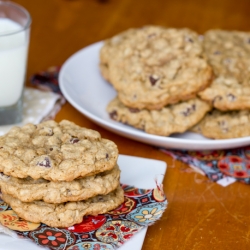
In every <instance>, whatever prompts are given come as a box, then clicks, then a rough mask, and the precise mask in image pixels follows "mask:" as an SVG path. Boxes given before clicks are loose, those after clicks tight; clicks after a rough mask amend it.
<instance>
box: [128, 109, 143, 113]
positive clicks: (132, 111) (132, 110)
mask: <svg viewBox="0 0 250 250" xmlns="http://www.w3.org/2000/svg"><path fill="white" fill-rule="evenodd" d="M128 109H129V111H130V112H131V113H138V112H140V109H137V108H128Z"/></svg>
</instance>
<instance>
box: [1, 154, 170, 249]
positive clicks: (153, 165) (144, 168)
mask: <svg viewBox="0 0 250 250" xmlns="http://www.w3.org/2000/svg"><path fill="white" fill-rule="evenodd" d="M118 164H119V167H120V169H121V183H124V184H128V185H132V186H136V187H138V188H145V189H150V188H155V185H156V184H155V179H157V181H158V183H162V181H163V178H164V175H165V173H166V169H167V166H166V163H165V162H163V161H158V160H152V159H146V158H141V157H134V156H127V155H119V158H118ZM0 231H1V228H0ZM146 232H147V228H146V227H145V228H144V229H142V230H141V231H140V232H138V233H137V234H135V236H133V237H132V238H131V239H130V240H129V241H128V242H126V243H125V244H124V245H123V246H121V247H120V248H119V249H121V250H140V249H141V247H142V245H143V241H144V238H145V235H146ZM17 249H25V250H43V249H46V248H44V247H39V246H38V245H36V244H35V243H33V242H32V241H31V240H28V239H16V238H12V237H11V236H8V235H5V234H3V233H0V250H17Z"/></svg>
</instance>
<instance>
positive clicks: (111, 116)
mask: <svg viewBox="0 0 250 250" xmlns="http://www.w3.org/2000/svg"><path fill="white" fill-rule="evenodd" d="M109 116H110V118H111V119H113V120H116V119H117V118H118V113H117V111H116V110H113V111H112V112H111V113H109Z"/></svg>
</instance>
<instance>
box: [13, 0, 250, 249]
mask: <svg viewBox="0 0 250 250" xmlns="http://www.w3.org/2000/svg"><path fill="white" fill-rule="evenodd" d="M16 2H17V3H19V4H21V5H23V6H24V7H25V8H26V9H27V10H28V11H29V12H30V13H31V16H32V29H31V39H30V50H29V59H28V72H27V84H28V81H29V78H30V76H31V75H32V74H34V73H37V72H39V71H42V70H46V69H47V68H49V67H50V66H55V65H62V64H63V63H64V62H65V60H66V59H67V58H68V57H69V56H71V55H72V54H73V53H75V52H76V51H78V50H80V49H81V48H83V47H85V46H87V45H90V44H92V43H94V42H97V41H100V40H103V39H106V38H109V37H110V36H112V35H115V34H116V33H118V32H121V31H123V30H125V29H128V28H131V27H140V26H142V25H146V24H154V25H163V26H169V27H188V28H191V29H193V30H195V31H197V32H199V33H200V34H202V33H203V32H205V31H206V30H208V29H212V28H222V29H230V30H244V31H247V30H250V1H249V0H238V1H233V0H219V1H218V0H217V1H216V0H208V1H201V0H193V1H192V0H172V1H170V0H152V1H148V0H99V1H98V0H16ZM62 119H68V120H71V121H73V122H75V123H77V124H78V125H81V126H85V127H88V128H92V129H95V130H98V131H99V132H100V133H101V135H102V136H103V137H105V138H108V139H111V140H113V141H114V142H115V143H116V144H117V145H118V148H119V151H120V153H121V154H127V155H135V156H141V157H147V158H153V159H159V160H162V161H165V162H167V164H168V170H167V174H166V176H165V179H164V191H165V193H166V196H167V199H168V201H169V206H168V208H167V210H166V211H165V213H164V214H163V217H162V218H161V220H160V221H158V222H157V223H155V224H154V225H153V226H151V227H149V229H148V232H147V235H146V238H145V241H144V244H143V248H142V249H143V250H156V249H157V250H158V249H180V250H188V249H195V250H206V249H209V250H212V249H220V250H221V249H250V226H249V223H250V217H249V214H250V212H249V211H250V202H249V200H248V198H249V196H250V187H249V186H248V185H245V184H241V183H234V184H232V185H230V186H228V187H226V188H224V187H221V186H219V185H218V184H215V183H212V182H210V181H209V180H208V179H207V178H206V177H203V176H202V175H200V174H198V173H194V172H192V171H189V170H190V168H189V167H187V166H186V165H185V164H184V163H181V162H178V161H174V160H173V159H171V158H170V157H169V156H167V155H165V154H164V153H162V152H160V151H159V150H157V149H156V148H154V147H152V146H150V145H146V144H143V143H140V142H136V141H133V140H130V139H126V138H123V137H121V136H119V135H116V134H114V133H111V132H109V131H107V130H105V129H103V128H101V127H99V126H98V125H96V124H94V123H92V122H91V121H90V120H88V119H87V118H86V117H84V116H83V115H82V114H81V113H79V112H78V111H77V110H76V109H74V108H73V107H72V106H71V105H70V104H69V103H66V104H65V105H64V106H63V108H62V109H61V111H60V112H59V113H58V115H57V116H56V120H57V121H60V120H62Z"/></svg>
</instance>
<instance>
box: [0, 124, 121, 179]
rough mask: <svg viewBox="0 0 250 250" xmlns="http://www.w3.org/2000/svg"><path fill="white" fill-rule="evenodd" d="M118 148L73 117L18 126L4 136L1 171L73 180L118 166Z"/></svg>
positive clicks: (0, 143)
mask: <svg viewBox="0 0 250 250" xmlns="http://www.w3.org/2000/svg"><path fill="white" fill-rule="evenodd" d="M117 158H118V149H117V146H116V145H115V143H114V142H112V141H110V140H107V139H103V138H101V136H100V134H99V133H98V132H96V131H94V130H90V129H87V128H82V127H80V126H77V125H76V124H74V123H72V122H69V121H66V120H64V121H61V122H60V123H56V122H55V121H46V122H42V123H40V124H38V125H33V124H27V125H25V126H23V127H14V128H12V129H11V130H10V131H9V133H7V134H6V135H4V136H1V137H0V172H3V173H4V174H6V175H10V176H13V177H17V178H27V177H31V178H33V179H39V178H44V179H46V180H51V181H72V180H74V179H75V178H78V177H84V176H88V175H95V174H97V173H99V172H104V171H107V170H110V169H112V168H114V167H115V166H116V162H117Z"/></svg>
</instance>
